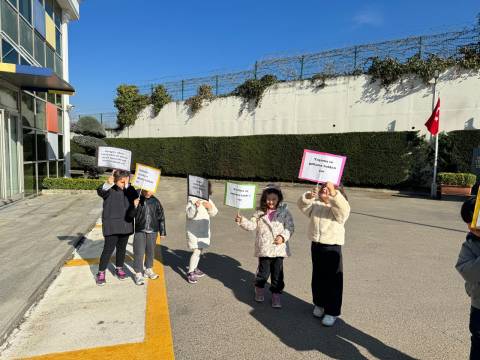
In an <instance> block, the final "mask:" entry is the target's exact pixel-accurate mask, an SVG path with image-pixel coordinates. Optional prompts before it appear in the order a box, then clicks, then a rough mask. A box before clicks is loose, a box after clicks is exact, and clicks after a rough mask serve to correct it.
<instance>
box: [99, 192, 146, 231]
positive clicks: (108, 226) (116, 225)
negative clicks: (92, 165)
mask: <svg viewBox="0 0 480 360" xmlns="http://www.w3.org/2000/svg"><path fill="white" fill-rule="evenodd" d="M136 193H137V192H136V191H135V188H134V187H133V186H131V185H130V186H129V187H128V188H126V189H123V190H122V189H120V188H119V187H118V186H117V185H113V186H111V187H110V185H108V184H103V185H100V186H99V187H98V189H97V194H98V196H100V197H101V198H102V199H103V212H102V232H103V236H110V235H130V234H133V220H132V219H130V218H128V216H127V212H128V210H129V207H130V206H133V204H132V202H133V199H135V196H136V195H135V194H136Z"/></svg>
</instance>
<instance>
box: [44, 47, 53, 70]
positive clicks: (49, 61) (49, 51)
mask: <svg viewBox="0 0 480 360" xmlns="http://www.w3.org/2000/svg"><path fill="white" fill-rule="evenodd" d="M46 49H47V52H46V54H47V63H46V65H45V66H46V67H48V68H50V69H52V70H55V54H54V53H53V50H52V48H51V47H50V46H46Z"/></svg>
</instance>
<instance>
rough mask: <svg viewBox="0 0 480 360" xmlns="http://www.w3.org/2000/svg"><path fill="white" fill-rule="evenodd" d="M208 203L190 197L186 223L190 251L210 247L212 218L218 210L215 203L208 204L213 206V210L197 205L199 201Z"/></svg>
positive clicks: (210, 201)
mask: <svg viewBox="0 0 480 360" xmlns="http://www.w3.org/2000/svg"><path fill="white" fill-rule="evenodd" d="M198 200H199V201H201V202H203V201H206V200H203V199H200V198H197V197H194V196H189V197H188V202H187V208H186V214H187V220H186V223H185V226H186V232H187V243H188V247H189V249H191V250H193V249H205V248H207V247H209V246H210V217H212V216H215V215H217V213H218V210H217V207H216V206H215V204H214V203H213V201H212V200H211V199H210V200H209V201H208V202H209V203H210V205H212V208H211V209H207V208H205V207H204V206H203V205H200V206H199V207H198V208H197V206H196V205H195V203H196V202H197V201H198Z"/></svg>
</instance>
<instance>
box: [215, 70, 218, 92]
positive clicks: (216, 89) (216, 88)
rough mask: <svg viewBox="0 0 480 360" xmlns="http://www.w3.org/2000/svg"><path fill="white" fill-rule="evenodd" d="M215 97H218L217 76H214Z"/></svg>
mask: <svg viewBox="0 0 480 360" xmlns="http://www.w3.org/2000/svg"><path fill="white" fill-rule="evenodd" d="M215 96H218V75H217V76H215Z"/></svg>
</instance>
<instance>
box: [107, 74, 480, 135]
mask: <svg viewBox="0 0 480 360" xmlns="http://www.w3.org/2000/svg"><path fill="white" fill-rule="evenodd" d="M318 85H319V84H316V85H315V84H312V83H311V82H310V81H298V82H290V83H280V84H276V85H274V86H272V87H271V88H269V89H268V90H267V91H266V92H265V94H264V97H263V100H262V102H261V104H260V106H259V107H257V108H253V109H248V107H247V108H246V109H244V110H243V112H242V111H241V109H242V99H240V98H235V97H227V98H220V99H216V100H214V101H213V102H211V103H209V104H206V105H204V107H203V108H202V109H201V110H200V111H199V113H197V114H196V115H195V116H193V117H192V116H190V115H189V114H188V110H187V107H186V106H185V105H184V104H183V102H173V103H170V104H167V105H166V106H165V107H164V108H163V109H162V111H161V112H160V113H159V114H158V116H156V117H154V118H152V109H151V107H147V108H146V109H144V110H143V111H142V112H141V113H140V114H139V117H138V119H137V121H136V124H135V125H134V126H132V127H130V128H128V129H125V130H124V131H122V132H121V133H110V134H109V137H130V138H141V137H185V136H238V135H260V134H309V133H315V134H320V133H341V132H357V131H392V130H393V131H404V130H420V131H421V132H422V133H425V132H426V128H425V126H424V123H425V122H426V120H427V119H428V117H429V116H430V114H431V111H432V88H433V86H430V85H429V86H425V85H424V84H423V83H422V82H421V81H420V80H418V79H415V78H411V79H406V80H403V81H400V82H399V83H397V84H393V85H392V86H390V88H389V89H388V90H385V89H384V88H383V87H381V86H380V85H379V84H378V83H376V84H372V83H371V82H370V77H368V76H364V75H362V76H356V77H354V76H345V77H338V78H334V79H329V80H327V81H326V83H325V86H324V87H321V86H318ZM479 89H480V72H474V73H471V72H470V73H468V72H464V71H460V70H457V69H451V70H449V71H447V72H446V73H444V74H442V75H441V76H440V78H439V79H438V84H437V95H438V94H439V95H440V98H441V110H440V113H441V115H440V130H441V131H451V130H463V129H472V128H480V95H479Z"/></svg>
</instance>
